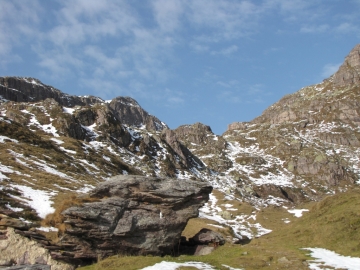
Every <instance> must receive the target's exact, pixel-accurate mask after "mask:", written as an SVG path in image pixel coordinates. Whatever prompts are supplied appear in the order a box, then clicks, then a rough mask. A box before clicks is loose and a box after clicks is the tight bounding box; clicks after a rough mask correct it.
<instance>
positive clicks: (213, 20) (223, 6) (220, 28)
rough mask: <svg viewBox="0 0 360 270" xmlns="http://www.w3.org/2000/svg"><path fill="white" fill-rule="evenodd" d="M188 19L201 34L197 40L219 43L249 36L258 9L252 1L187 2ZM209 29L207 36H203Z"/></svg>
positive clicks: (205, 0) (208, 0)
mask: <svg viewBox="0 0 360 270" xmlns="http://www.w3.org/2000/svg"><path fill="white" fill-rule="evenodd" d="M187 4H188V8H189V13H188V18H189V20H190V22H191V23H193V24H194V26H195V29H196V28H198V29H200V30H201V31H200V32H201V33H202V34H200V35H199V37H197V38H196V40H199V41H206V42H208V41H212V42H218V41H220V40H222V39H226V40H232V39H236V38H239V37H240V36H244V35H248V33H249V30H250V29H251V28H252V27H253V26H254V25H255V24H256V22H257V16H258V15H259V9H258V7H257V6H256V5H255V4H253V3H252V2H250V1H217V0H198V1H189V2H187ZM204 28H205V29H207V31H206V32H207V34H203V33H204V32H205V31H202V30H204Z"/></svg>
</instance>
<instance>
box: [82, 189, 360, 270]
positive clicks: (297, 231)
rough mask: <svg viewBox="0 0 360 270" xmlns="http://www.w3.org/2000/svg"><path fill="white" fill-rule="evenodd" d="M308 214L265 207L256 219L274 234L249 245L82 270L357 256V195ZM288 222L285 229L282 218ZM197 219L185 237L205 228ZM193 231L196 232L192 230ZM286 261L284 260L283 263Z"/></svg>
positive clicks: (250, 265) (274, 265)
mask: <svg viewBox="0 0 360 270" xmlns="http://www.w3.org/2000/svg"><path fill="white" fill-rule="evenodd" d="M303 207H304V208H308V209H310V211H309V212H308V213H304V215H303V217H302V218H295V217H293V216H292V215H291V214H289V213H288V212H287V211H286V210H285V209H284V208H282V207H269V208H266V209H264V210H262V211H261V212H259V213H258V215H257V221H258V222H259V223H261V224H262V225H263V226H264V227H265V228H270V229H272V230H273V232H272V233H270V234H268V235H265V236H262V237H260V238H258V239H254V240H252V241H251V242H250V243H249V244H247V245H243V246H241V245H231V244H226V245H224V246H222V247H220V248H218V249H217V250H215V251H214V252H213V253H212V254H211V255H208V256H180V257H165V258H160V257H131V256H123V257H122V256H117V257H111V258H108V259H105V260H103V261H101V262H99V263H98V264H95V265H91V266H87V267H83V268H81V269H83V270H97V269H105V270H107V269H109V270H110V269H129V270H130V269H141V268H143V267H145V266H148V265H153V264H155V263H156V262H160V261H162V260H167V261H176V262H185V261H202V262H206V263H209V264H211V265H213V266H215V267H217V268H218V269H228V268H226V267H224V266H223V264H225V265H229V266H232V267H236V268H245V269H289V267H291V269H308V268H307V266H306V262H305V261H306V260H307V259H309V256H307V255H306V252H305V251H302V250H301V249H300V248H305V247H322V248H327V249H330V250H333V251H335V252H337V253H340V254H342V255H351V256H356V257H360V244H359V243H360V234H359V230H360V211H359V208H360V191H359V190H358V189H354V190H352V191H349V192H347V193H341V194H337V195H334V196H329V197H327V198H325V199H324V200H322V201H321V202H319V203H312V204H307V205H304V206H303ZM284 218H287V219H289V220H291V222H290V223H289V224H285V223H284V222H283V220H282V219H284ZM208 223H209V222H208V221H206V220H201V219H194V220H191V221H190V222H189V224H188V227H187V228H186V231H185V232H191V231H196V229H200V228H201V227H206V226H208V225H207V224H208ZM195 228H196V229H195ZM284 257H285V258H284Z"/></svg>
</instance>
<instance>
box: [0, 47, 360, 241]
mask: <svg viewBox="0 0 360 270" xmlns="http://www.w3.org/2000/svg"><path fill="white" fill-rule="evenodd" d="M359 67H360V45H357V46H355V47H354V49H353V50H352V51H351V52H350V53H349V55H348V56H347V57H345V60H344V64H343V65H341V66H340V68H339V70H338V71H337V72H336V73H335V74H334V75H332V76H331V77H330V78H328V79H325V80H324V81H323V82H321V83H319V84H315V85H311V86H307V87H304V88H302V89H300V90H299V91H297V92H295V93H293V94H289V95H286V96H284V97H283V98H281V99H280V100H279V101H278V102H276V103H274V104H273V105H271V106H270V107H268V108H267V109H266V110H264V112H263V113H262V114H261V115H260V116H258V117H256V118H255V119H253V120H252V121H249V122H235V123H231V124H229V126H228V130H227V131H226V132H224V133H223V134H222V135H215V134H214V133H213V132H212V130H211V127H210V126H207V125H204V124H202V123H195V124H192V125H182V126H179V127H178V128H176V129H173V130H171V129H169V127H168V126H167V125H166V124H165V123H164V122H162V121H161V120H159V119H158V118H156V117H155V116H151V115H150V114H148V113H147V112H146V111H145V110H144V109H143V108H141V106H140V105H139V104H138V103H137V101H136V100H134V99H132V98H130V97H116V98H114V99H113V100H111V101H104V100H102V99H100V98H97V97H91V96H85V97H76V96H71V95H68V94H65V93H62V92H61V91H60V90H58V89H56V88H54V87H52V86H47V85H44V84H42V83H41V82H40V81H39V80H37V79H33V78H21V77H0V96H1V98H0V150H1V152H2V153H3V154H2V155H1V156H0V181H1V187H0V195H1V196H2V197H1V198H2V199H1V201H0V213H3V214H5V215H9V216H12V217H16V218H24V217H25V219H26V220H29V221H32V222H35V223H36V222H39V221H40V220H41V219H43V218H45V216H46V215H47V214H49V213H51V212H53V211H54V208H57V207H58V206H59V205H60V203H61V201H63V200H64V199H65V198H66V197H69V196H72V195H73V196H77V195H79V194H84V193H87V192H88V191H89V190H91V189H93V188H94V187H95V186H97V185H98V184H99V183H102V182H104V181H106V180H107V179H109V178H110V177H112V176H115V175H119V174H134V175H143V176H148V177H172V178H177V179H178V180H179V181H181V180H182V179H191V180H194V181H201V182H208V183H209V184H210V185H211V186H213V188H214V190H215V192H218V193H216V194H217V196H220V195H219V194H222V195H221V196H223V197H224V198H225V199H224V200H231V201H238V202H239V203H241V204H247V205H251V206H252V207H253V209H254V210H253V212H251V213H254V215H255V216H256V215H257V213H259V212H260V211H261V209H263V208H266V207H269V206H270V207H280V206H282V207H290V208H293V207H296V206H297V205H301V204H303V203H306V202H310V201H319V200H321V199H322V198H324V197H325V196H328V195H333V194H336V193H340V192H346V191H349V190H352V189H353V188H354V187H356V186H358V183H359V178H360V158H359V157H360V128H359V124H360V106H359V105H360V98H359V97H360V80H359V78H360V76H359V74H360V69H359ZM39 199H41V202H40V201H39ZM210 200H211V204H210V203H209V204H208V205H207V206H206V208H204V209H203V210H202V211H200V216H201V217H202V218H206V219H208V220H213V221H216V222H219V224H221V225H223V226H227V227H228V228H230V229H231V232H232V239H233V241H237V240H236V239H238V240H239V239H240V240H241V239H245V237H247V238H249V239H251V238H255V237H258V236H261V235H263V234H264V233H268V232H269V230H266V229H265V228H263V227H262V226H261V225H260V224H259V223H256V221H255V220H256V219H254V221H253V222H250V221H249V219H250V218H251V216H250V215H247V216H246V218H244V215H243V214H240V213H238V214H235V213H234V214H233V213H232V212H231V211H233V210H229V209H230V208H229V207H225V205H226V203H223V204H222V205H220V206H219V205H217V203H216V201H217V199H216V196H215V195H211V196H210ZM234 239H235V240H234Z"/></svg>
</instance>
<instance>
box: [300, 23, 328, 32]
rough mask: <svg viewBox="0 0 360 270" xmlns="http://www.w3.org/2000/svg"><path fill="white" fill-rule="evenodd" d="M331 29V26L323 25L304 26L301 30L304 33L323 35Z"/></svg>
mask: <svg viewBox="0 0 360 270" xmlns="http://www.w3.org/2000/svg"><path fill="white" fill-rule="evenodd" d="M328 29H329V25H327V24H321V25H311V26H303V27H301V29H300V32H302V33H323V32H325V31H327V30H328Z"/></svg>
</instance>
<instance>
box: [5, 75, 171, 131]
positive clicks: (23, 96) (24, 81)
mask: <svg viewBox="0 0 360 270" xmlns="http://www.w3.org/2000/svg"><path fill="white" fill-rule="evenodd" d="M0 96H2V98H3V99H6V100H10V101H14V102H39V101H44V100H46V99H53V100H55V101H56V102H57V103H58V104H59V105H60V106H63V107H70V108H74V107H76V106H93V105H96V104H103V105H104V103H105V101H104V100H102V99H101V98H98V97H94V96H72V95H68V94H65V93H63V92H61V91H60V90H58V89H56V88H54V87H52V86H49V85H45V84H43V83H42V82H41V81H39V80H37V79H34V78H21V77H0ZM105 106H106V107H107V109H108V110H111V111H112V112H113V115H114V117H115V118H116V119H117V120H118V121H120V122H121V123H122V124H125V125H130V126H135V127H141V126H145V127H146V129H148V130H155V131H161V130H163V129H166V128H168V126H167V125H166V124H165V123H163V122H161V121H160V120H159V119H158V118H156V117H155V116H152V115H149V114H148V113H147V112H146V111H145V110H144V109H142V108H141V107H140V105H139V104H138V103H137V102H136V101H135V100H134V99H132V98H130V97H117V98H114V99H113V100H111V101H110V102H109V103H105ZM90 117H91V116H90ZM92 118H93V120H94V117H92ZM90 120H91V119H90Z"/></svg>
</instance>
